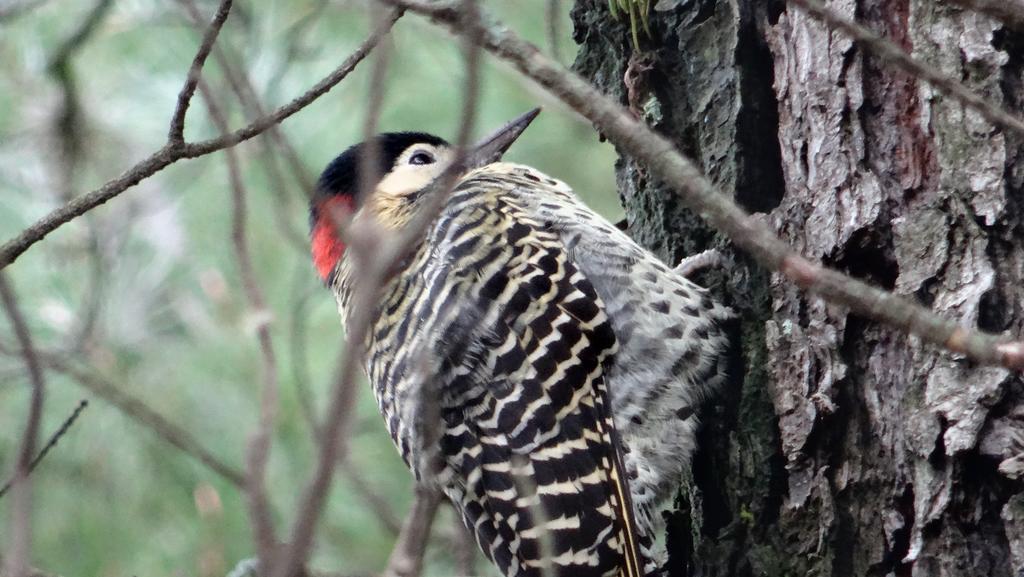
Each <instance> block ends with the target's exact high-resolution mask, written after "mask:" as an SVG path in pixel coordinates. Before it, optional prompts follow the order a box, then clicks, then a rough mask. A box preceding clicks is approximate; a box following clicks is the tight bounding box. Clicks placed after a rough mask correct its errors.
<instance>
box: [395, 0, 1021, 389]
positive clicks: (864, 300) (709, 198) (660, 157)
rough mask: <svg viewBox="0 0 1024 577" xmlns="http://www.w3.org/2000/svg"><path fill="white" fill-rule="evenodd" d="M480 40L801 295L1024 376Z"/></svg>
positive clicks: (543, 65) (513, 49)
mask: <svg viewBox="0 0 1024 577" xmlns="http://www.w3.org/2000/svg"><path fill="white" fill-rule="evenodd" d="M384 1H387V2H390V3H394V4H396V5H398V6H402V7H404V8H406V9H409V10H412V11H414V12H417V13H420V14H423V15H426V16H428V17H430V18H431V19H432V20H433V21H435V22H437V23H439V24H442V25H444V26H445V27H447V28H448V29H449V30H452V31H453V32H454V33H456V34H461V35H466V34H472V33H473V32H472V30H473V28H472V27H473V26H474V24H473V22H471V21H467V19H466V18H464V17H463V15H462V14H461V13H460V11H459V9H458V3H457V2H455V3H452V2H443V3H438V2H433V3H426V2H419V1H411V0H384ZM478 33H479V34H481V38H482V39H483V44H484V48H486V49H487V50H488V51H489V52H491V53H493V54H494V55H496V56H498V57H500V58H501V59H503V60H505V61H507V62H508V63H510V64H511V65H512V66H513V67H515V68H516V69H518V70H519V71H520V72H521V73H522V74H524V75H526V76H528V77H529V78H532V79H533V80H534V81H535V82H537V83H538V84H539V85H541V86H542V87H544V88H545V89H546V90H548V91H549V92H550V93H551V94H553V95H554V96H556V97H557V98H559V99H560V100H562V101H563V102H565V103H566V104H568V105H569V106H570V107H571V108H573V109H574V110H576V111H577V112H578V113H580V114H581V115H583V116H584V117H586V118H587V119H589V120H590V121H591V122H593V123H594V125H595V126H596V127H597V128H598V129H599V130H600V131H601V132H602V133H603V134H604V135H605V136H607V137H608V139H609V140H610V141H611V142H612V143H613V144H615V145H616V146H617V147H618V148H619V149H621V150H623V151H624V152H626V153H628V154H630V155H632V156H633V157H635V158H636V159H638V160H640V161H642V162H644V163H645V164H647V166H648V168H649V169H650V170H651V171H652V172H653V173H654V174H655V175H657V176H658V177H659V178H660V179H661V180H662V181H664V182H665V183H666V184H668V185H669V186H671V187H672V188H673V189H675V191H676V193H677V194H678V195H679V197H680V198H681V199H682V201H683V203H684V204H685V205H686V206H687V207H689V208H690V209H691V210H693V211H694V212H696V213H697V214H700V215H701V216H702V217H703V218H704V219H705V220H706V221H708V222H709V223H710V224H711V225H712V226H713V227H715V229H717V230H718V231H720V232H722V233H723V234H725V235H726V236H727V237H729V239H731V240H732V241H733V242H734V243H735V244H736V245H737V246H738V247H740V248H741V249H743V250H745V251H746V252H748V253H749V254H750V255H751V256H753V257H754V259H756V260H757V262H759V263H760V264H761V265H762V266H764V267H766V268H768V269H770V270H773V271H778V272H780V273H782V274H783V275H785V276H786V278H788V279H789V280H791V281H792V282H793V283H795V284H796V285H797V286H798V287H800V288H801V289H804V290H807V291H810V292H813V293H815V294H818V295H820V296H821V297H822V298H824V299H825V300H827V301H830V302H834V303H837V304H841V305H845V306H847V307H849V308H850V310H851V311H853V312H854V313H856V314H859V315H862V316H865V317H867V318H869V319H873V320H875V321H878V322H881V323H884V324H886V325H889V326H892V327H895V328H897V329H900V330H902V331H904V332H907V333H910V334H913V335H916V336H917V337H919V338H921V339H922V340H923V341H925V342H928V343H931V344H934V345H938V346H940V347H944V348H946V349H948V350H950V351H953V352H956V353H962V354H964V355H966V356H968V357H970V358H971V359H973V360H975V361H976V362H978V363H981V364H986V365H1002V366H1004V367H1007V368H1010V369H1014V370H1022V369H1024V342H1019V341H1007V340H1006V339H1003V338H1000V337H996V336H993V335H988V334H985V333H981V332H978V331H972V330H969V329H967V328H964V327H961V326H960V325H958V324H957V323H956V322H954V321H951V320H947V319H944V318H942V317H940V316H938V315H936V314H935V313H933V312H932V311H930V310H928V309H926V308H925V307H923V306H921V305H918V304H916V303H914V302H911V301H909V300H907V299H904V298H901V297H898V296H896V295H894V294H892V293H889V292H886V291H883V290H880V289H877V288H875V287H873V286H871V285H869V284H867V283H865V282H863V281H860V280H857V279H854V278H851V277H849V276H847V275H845V274H843V273H840V272H838V271H835V270H831V269H828V268H825V267H823V266H821V265H820V264H816V263H813V262H811V261H809V260H808V259H806V258H804V257H803V256H801V255H799V254H797V253H795V252H794V251H793V250H792V249H791V248H790V247H789V245H787V244H786V243H785V242H784V241H782V240H781V239H779V238H778V237H777V236H776V235H775V233H773V232H772V231H771V229H769V228H768V227H767V225H765V224H764V223H762V222H759V221H758V220H756V219H753V218H751V217H750V215H748V214H747V213H746V212H744V211H743V209H741V208H740V207H738V206H736V204H735V203H734V202H732V200H731V199H730V198H729V197H728V196H727V195H725V194H723V193H721V192H720V191H718V190H716V189H715V186H714V185H713V184H712V183H711V181H710V180H708V179H707V177H705V176H704V175H703V174H702V173H701V172H700V170H699V169H698V168H697V167H696V165H695V164H694V163H693V162H692V161H691V160H689V159H688V158H687V157H686V156H684V155H683V154H682V153H680V152H679V151H678V150H677V149H676V147H675V146H674V145H673V144H672V143H671V142H670V141H669V140H667V139H666V138H665V137H663V136H661V135H659V134H657V133H655V132H654V131H653V130H651V129H650V128H649V127H648V126H646V125H644V124H642V123H641V122H639V121H638V120H636V118H634V117H633V116H632V114H631V113H630V112H629V111H628V110H626V109H625V108H623V107H622V106H620V105H619V104H617V103H616V102H613V101H612V100H611V99H609V98H608V97H607V96H605V95H604V94H603V93H602V92H601V91H599V90H598V89H597V88H595V87H594V86H593V85H591V84H590V83H589V82H587V81H586V80H584V79H582V78H580V77H579V76H578V75H576V74H575V73H574V72H572V71H570V70H568V69H566V68H564V67H563V66H561V65H559V64H557V63H555V62H553V61H551V60H550V59H549V58H547V57H546V56H544V55H543V54H542V53H541V52H540V51H539V50H537V48H536V47H534V46H533V45H531V44H529V43H527V42H525V41H523V40H521V39H520V38H519V37H518V36H516V35H515V34H513V33H512V32H511V31H509V30H508V29H507V28H506V27H504V26H497V25H488V26H485V27H483V28H482V29H481V30H479V31H478Z"/></svg>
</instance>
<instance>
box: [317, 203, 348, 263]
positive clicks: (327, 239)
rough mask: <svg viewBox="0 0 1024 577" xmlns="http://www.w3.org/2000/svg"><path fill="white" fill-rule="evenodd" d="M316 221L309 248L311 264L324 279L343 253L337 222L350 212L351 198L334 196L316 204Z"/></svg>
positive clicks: (343, 246) (343, 247)
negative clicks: (311, 257)
mask: <svg viewBox="0 0 1024 577" xmlns="http://www.w3.org/2000/svg"><path fill="white" fill-rule="evenodd" d="M316 212H317V215H318V216H317V221H316V224H314V225H313V233H312V234H311V239H310V250H311V252H312V253H313V265H314V266H316V270H317V272H318V273H320V278H321V279H323V280H324V281H326V280H328V279H329V278H330V277H331V273H333V272H334V269H335V267H337V266H338V261H339V260H341V257H342V255H344V254H345V243H343V242H341V239H340V238H338V222H339V221H341V220H342V219H344V218H347V217H348V216H349V215H350V214H351V213H352V199H351V198H350V197H348V196H334V197H331V198H328V199H327V200H325V201H323V202H321V203H320V204H319V205H317V210H316Z"/></svg>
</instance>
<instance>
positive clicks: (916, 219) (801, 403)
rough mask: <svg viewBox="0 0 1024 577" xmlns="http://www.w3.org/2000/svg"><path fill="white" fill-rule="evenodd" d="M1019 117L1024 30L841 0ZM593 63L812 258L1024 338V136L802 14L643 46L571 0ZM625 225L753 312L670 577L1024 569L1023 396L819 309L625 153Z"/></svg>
mask: <svg viewBox="0 0 1024 577" xmlns="http://www.w3.org/2000/svg"><path fill="white" fill-rule="evenodd" d="M829 5H830V7H831V8H833V9H834V10H837V11H839V12H841V13H842V14H844V15H845V16H846V17H848V18H856V19H858V20H859V21H861V22H862V23H865V24H867V25H869V26H871V27H872V28H874V29H875V30H877V31H879V32H881V33H882V34H884V35H886V36H887V37H889V38H890V39H892V40H894V41H896V42H897V43H898V44H899V45H900V46H902V47H903V48H904V49H905V50H907V51H908V52H910V53H911V54H913V56H914V57H916V58H919V59H921V60H922V61H924V62H926V63H928V64H930V65H932V66H935V67H938V68H939V69H941V70H942V71H944V72H945V73H946V74H949V75H952V76H954V77H956V78H959V79H962V80H963V81H964V82H965V83H966V84H967V85H968V86H970V87H971V88H973V89H975V90H977V91H979V92H980V93H982V94H984V95H986V97H988V98H989V99H990V100H992V101H994V102H997V103H1001V104H1004V105H1005V106H1007V107H1009V108H1011V109H1012V110H1014V111H1018V112H1019V111H1021V109H1022V106H1024V96H1021V95H1022V94H1024V91H1022V89H1024V39H1022V37H1021V36H1020V34H1019V33H1015V32H1011V31H1009V30H1007V29H1004V28H1003V27H1001V26H1000V25H999V24H998V23H997V22H994V21H992V20H991V19H989V18H987V17H984V16H981V15H978V14H975V13H973V12H970V11H965V10H962V9H960V8H955V7H951V6H950V5H948V4H947V3H941V2H939V3H937V2H933V1H931V0H891V1H890V0H834V1H832V2H829ZM573 20H574V22H575V25H576V28H575V38H576V40H577V42H578V43H579V44H580V53H579V56H578V58H577V61H576V64H575V67H576V69H577V70H578V71H580V72H581V73H583V74H584V75H586V76H587V77H589V78H590V79H591V80H592V81H594V82H595V83H596V84H597V85H598V86H599V87H601V88H602V89H603V90H604V91H605V92H607V93H609V94H611V95H613V96H615V97H617V98H619V99H620V100H621V101H622V102H623V104H625V105H627V106H629V107H630V108H631V109H632V110H633V111H634V112H635V113H636V114H637V115H638V116H639V117H641V118H643V119H644V120H645V121H646V122H647V123H648V124H650V125H651V126H652V127H654V128H656V129H657V130H658V131H660V132H662V133H663V134H665V135H667V136H669V137H670V138H672V139H673V140H674V141H675V142H676V143H677V145H678V146H679V148H680V149H681V150H682V151H683V152H685V153H686V154H688V155H689V156H690V157H692V158H694V159H695V160H696V161H697V162H698V163H699V165H700V166H701V167H702V168H703V170H704V172H705V173H706V174H707V175H708V176H710V177H711V178H712V180H713V181H714V182H715V183H716V184H717V185H718V187H719V189H720V190H721V191H722V192H723V194H729V195H731V196H733V198H735V199H736V201H737V202H739V203H740V204H741V205H742V206H744V207H745V208H746V209H747V210H749V211H751V212H755V213H761V214H763V216H762V217H761V218H764V219H766V220H767V222H769V223H770V224H771V225H772V226H773V227H774V228H775V230H776V231H777V232H778V233H779V234H780V235H781V236H782V237H783V238H785V239H787V240H788V241H789V242H790V243H791V244H792V245H793V247H794V248H796V249H797V250H798V251H800V252H801V253H802V254H804V255H806V256H809V257H813V258H815V259H818V260H821V261H823V262H824V263H826V264H828V265H829V266H833V267H836V268H838V269H841V270H844V271H846V272H848V273H850V274H851V275H854V276H857V277H859V278H864V279H867V280H870V281H871V282H873V283H875V284H877V285H879V286H882V287H884V288H886V289H889V290H893V291H896V292H897V293H900V294H902V295H905V296H907V297H910V298H914V299H917V300H919V301H920V302H923V303H925V304H927V305H929V306H931V307H932V308H933V309H934V310H936V311H939V312H941V313H943V314H945V315H948V316H950V317H952V318H957V319H959V320H960V321H961V322H963V323H964V324H966V325H969V326H978V327H980V328H983V329H986V330H991V331H997V332H998V331H1010V332H1013V333H1015V334H1021V332H1022V329H1024V323H1022V321H1024V312H1022V307H1024V220H1022V216H1021V215H1022V214H1024V166H1021V165H1020V162H1019V160H1020V159H1021V157H1022V156H1024V155H1022V152H1024V148H1022V144H1024V141H1022V139H1021V138H1020V137H1015V136H1012V135H1004V134H1003V133H1002V132H1001V131H999V130H997V129H994V128H993V127H991V126H990V125H988V124H987V123H986V122H985V121H984V120H983V119H982V118H980V117H979V116H978V115H977V114H975V113H973V112H971V111H968V110H966V109H965V108H964V107H963V106H962V105H960V104H959V103H957V102H955V101H953V100H951V99H948V98H945V97H942V96H941V95H940V94H939V93H938V92H937V91H935V90H933V89H932V88H930V87H928V86H927V85H926V84H923V83H921V82H919V81H916V80H914V79H912V78H910V77H908V76H907V75H906V74H904V73H902V72H898V71H894V70H893V69H891V68H888V67H886V66H884V65H883V64H882V63H881V62H880V61H878V60H877V59H876V58H874V57H873V56H871V55H870V54H866V53H864V52H863V51H862V50H861V49H860V48H858V47H857V46H855V45H854V44H853V43H852V42H851V41H850V40H849V39H848V38H846V37H845V36H843V35H842V34H841V33H838V32H835V31H832V30H829V29H828V28H827V26H825V25H824V24H822V23H820V22H818V21H815V20H813V19H812V18H810V17H809V16H808V15H806V14H804V13H802V12H800V11H798V10H797V9H795V8H792V7H788V8H787V7H785V6H784V5H782V4H781V3H779V2H765V1H757V0H674V1H671V0H661V1H659V2H657V3H656V5H655V10H654V11H653V12H652V13H651V17H650V24H651V28H652V34H651V36H650V37H646V38H644V39H642V43H641V50H640V51H639V52H637V51H635V50H634V48H633V46H632V44H631V42H630V39H629V34H628V30H627V28H626V26H625V24H624V23H622V22H618V21H616V20H615V19H613V18H612V17H611V16H610V15H609V13H608V11H607V3H606V2H603V1H601V0H578V1H577V3H576V6H575V8H574V10H573ZM617 173H618V180H619V182H618V184H619V192H620V196H621V199H622V202H623V205H624V206H625V209H626V212H627V216H628V221H629V230H630V232H631V234H632V235H633V236H634V237H635V238H636V239H637V240H638V241H639V242H641V243H642V244H644V245H645V246H647V247H649V248H651V249H652V250H654V251H655V252H656V253H658V254H659V255H660V256H661V257H662V258H664V259H666V260H667V261H673V260H675V259H678V258H679V257H681V256H684V255H686V254H692V253H694V252H697V251H699V250H703V249H705V248H708V247H719V248H720V249H722V250H724V251H725V252H726V253H727V254H730V255H732V257H733V259H732V260H733V264H732V265H730V266H728V267H725V268H723V269H721V270H715V271H710V272H709V273H707V274H705V275H704V276H703V277H702V281H703V282H704V283H705V284H706V285H708V286H710V287H712V288H713V289H714V290H715V291H716V293H717V294H718V295H719V296H720V297H721V298H722V299H723V300H724V301H725V302H727V303H728V304H730V306H733V307H734V308H735V309H736V310H737V312H738V313H739V314H740V317H741V321H740V327H739V334H738V337H737V338H738V340H739V342H740V345H741V348H742V354H741V360H740V361H739V363H738V365H739V366H738V367H737V370H736V371H735V373H736V374H735V378H734V379H733V383H732V385H731V386H730V388H729V389H728V390H725V391H722V392H721V394H720V395H718V396H717V397H716V398H714V399H711V400H710V401H709V402H708V405H707V406H706V407H705V410H704V415H703V421H704V423H705V425H704V429H703V431H702V433H701V440H702V449H701V450H700V451H699V452H698V454H697V455H696V457H695V459H694V466H693V473H692V479H690V482H689V483H688V489H687V490H685V491H683V494H682V495H680V501H679V508H678V509H679V510H678V511H677V512H676V513H675V514H674V515H673V517H672V522H671V524H670V532H669V545H670V551H671V554H672V556H671V560H670V572H671V573H672V574H674V575H723V576H724V575H730V576H732V575H787V574H789V575H804V574H811V575H828V576H833V575H834V576H845V575H851V576H852V575H879V576H883V575H950V576H952V575H993V576H1010V575H1019V574H1024V505H1022V504H1021V503H1022V500H1021V499H1022V497H1021V493H1022V489H1024V485H1022V477H1024V402H1022V398H1024V397H1022V393H1024V385H1022V383H1021V381H1020V379H1019V378H1018V377H1016V376H1012V375H1009V374H1008V373H1007V372H1006V371H1003V370H1001V369H989V368H978V367H974V366H971V365H970V364H969V363H967V362H965V361H963V360H962V359H959V358H957V357H955V356H953V355H950V354H948V353H944V352H940V351H936V350H934V349H932V348H930V347H923V346H922V345H921V344H920V343H918V342H917V341H916V340H914V339H911V338H909V337H907V336H905V335H903V334H901V333H899V332H897V331H893V330H891V329H888V328H886V327H881V326H878V325H877V324H874V323H871V322H867V321H865V320H863V319H861V318H859V317H856V316H852V315H849V314H848V313H847V312H846V311H845V310H843V309H841V308H839V307H834V306H831V305H828V304H826V303H825V302H823V301H821V300H820V299H818V298H814V297H809V296H807V295H805V294H803V293H801V292H800V291H799V290H797V289H796V288H795V287H793V286H792V285H790V284H788V283H787V282H786V281H785V280H784V279H782V278H781V276H779V275H777V274H769V273H767V272H765V271H763V270H761V269H759V268H757V267H756V266H754V265H753V264H752V263H751V261H750V260H749V259H747V258H746V257H745V256H744V255H742V254H737V253H735V252H733V251H732V250H731V248H730V246H729V244H728V242H727V241H726V240H725V239H723V238H721V237H720V236H719V235H718V234H716V233H715V231H713V230H711V229H710V228H709V227H708V226H707V225H706V224H705V223H704V222H703V221H702V220H701V219H700V217H699V215H695V214H693V213H692V212H690V211H688V210H687V209H686V208H684V207H683V206H682V205H681V203H680V202H679V201H678V200H677V197H676V196H675V195H674V193H673V192H672V191H670V190H667V189H666V188H665V187H664V186H663V185H662V184H660V183H658V182H656V181H653V180H652V179H651V178H650V177H649V175H648V174H647V172H646V170H645V169H644V167H643V166H642V165H639V164H638V163H636V162H635V161H633V160H632V159H629V158H622V159H621V160H620V161H619V163H618V165H617Z"/></svg>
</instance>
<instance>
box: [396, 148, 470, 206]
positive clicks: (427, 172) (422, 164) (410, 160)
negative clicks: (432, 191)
mask: <svg viewBox="0 0 1024 577" xmlns="http://www.w3.org/2000/svg"><path fill="white" fill-rule="evenodd" d="M452 160H454V152H453V151H452V149H451V148H449V147H447V146H435V145H432V144H414V145H412V146H410V147H409V148H407V149H405V151H404V152H402V154H401V155H399V157H398V158H397V159H396V160H395V164H394V167H392V169H391V172H389V173H388V174H387V175H385V176H384V179H383V180H381V182H380V184H379V185H377V194H378V195H384V196H408V195H410V194H413V193H415V192H417V191H420V190H423V189H424V188H425V187H426V186H427V185H428V184H430V183H431V181H433V180H434V179H435V178H437V177H438V176H440V175H441V173H442V172H444V169H445V168H447V167H448V166H449V165H450V164H451V163H452Z"/></svg>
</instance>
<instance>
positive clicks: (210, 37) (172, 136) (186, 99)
mask: <svg viewBox="0 0 1024 577" xmlns="http://www.w3.org/2000/svg"><path fill="white" fill-rule="evenodd" d="M231 3H232V0H220V6H219V7H218V8H217V13H216V14H214V15H213V20H211V21H210V25H209V26H208V27H207V28H206V32H205V33H204V34H203V40H202V41H201V42H200V43H199V49H198V50H196V55H195V57H193V58H192V66H190V67H189V69H188V75H186V76H185V84H184V85H183V86H182V87H181V92H179V93H178V104H177V106H175V108H174V114H173V115H172V116H171V126H170V128H169V129H168V132H167V142H168V143H169V144H171V145H183V144H185V115H186V114H188V106H189V104H190V103H191V102H192V95H193V94H195V92H196V85H197V84H198V83H199V77H200V76H202V74H203V65H205V64H206V58H207V57H208V56H209V55H210V51H211V50H213V43H214V42H216V41H217V36H219V35H220V30H221V28H223V27H224V22H225V21H226V20H227V19H228V14H230V13H231Z"/></svg>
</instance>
